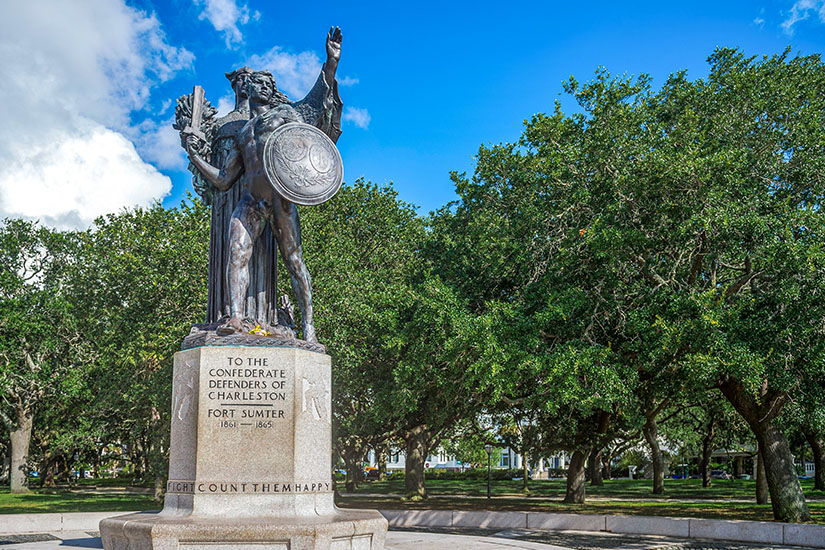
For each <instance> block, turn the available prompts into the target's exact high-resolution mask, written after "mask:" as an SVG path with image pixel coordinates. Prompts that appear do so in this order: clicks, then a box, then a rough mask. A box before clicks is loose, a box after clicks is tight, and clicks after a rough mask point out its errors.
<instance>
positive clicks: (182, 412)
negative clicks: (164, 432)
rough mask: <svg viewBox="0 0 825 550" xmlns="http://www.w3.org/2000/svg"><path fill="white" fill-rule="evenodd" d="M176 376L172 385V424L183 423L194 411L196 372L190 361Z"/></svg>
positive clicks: (186, 362)
mask: <svg viewBox="0 0 825 550" xmlns="http://www.w3.org/2000/svg"><path fill="white" fill-rule="evenodd" d="M184 365H185V366H184V367H183V368H181V369H180V371H179V372H178V373H177V375H176V376H175V380H174V382H173V384H172V422H177V421H183V420H184V419H186V417H187V416H189V413H190V412H191V411H192V403H193V401H194V396H195V372H194V370H195V369H194V367H193V366H192V365H191V364H190V363H189V361H184Z"/></svg>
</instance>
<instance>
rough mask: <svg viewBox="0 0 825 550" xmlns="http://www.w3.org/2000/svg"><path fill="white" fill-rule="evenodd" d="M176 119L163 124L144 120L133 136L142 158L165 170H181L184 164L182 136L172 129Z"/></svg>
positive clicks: (170, 119)
mask: <svg viewBox="0 0 825 550" xmlns="http://www.w3.org/2000/svg"><path fill="white" fill-rule="evenodd" d="M174 122H175V117H172V118H169V119H167V120H164V121H162V122H156V121H155V120H152V119H146V120H144V121H143V122H142V123H141V124H140V125H139V126H138V127H137V130H138V132H137V133H136V134H135V135H134V136H133V140H134V142H135V145H137V148H138V149H139V150H140V154H141V156H142V157H143V158H144V159H145V160H147V161H149V162H151V163H152V164H154V165H155V166H157V167H158V168H160V169H163V170H174V169H176V168H180V167H181V166H182V165H183V163H184V158H185V155H184V151H183V148H182V147H181V144H180V134H179V133H178V131H177V130H175V129H174V128H172V123H174Z"/></svg>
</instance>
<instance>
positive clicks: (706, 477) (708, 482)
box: [699, 432, 713, 487]
mask: <svg viewBox="0 0 825 550" xmlns="http://www.w3.org/2000/svg"><path fill="white" fill-rule="evenodd" d="M711 454H713V432H711V433H710V435H709V436H708V435H706V436H705V437H703V438H702V462H701V463H700V464H699V470H700V471H701V472H702V487H711V486H713V480H712V479H711V478H710V455H711Z"/></svg>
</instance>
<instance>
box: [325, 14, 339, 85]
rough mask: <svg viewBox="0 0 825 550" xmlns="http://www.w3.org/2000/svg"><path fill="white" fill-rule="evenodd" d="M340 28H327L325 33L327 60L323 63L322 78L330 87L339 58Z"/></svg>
mask: <svg viewBox="0 0 825 550" xmlns="http://www.w3.org/2000/svg"><path fill="white" fill-rule="evenodd" d="M341 38H342V36H341V29H339V28H338V27H335V28H334V29H333V28H332V27H330V28H329V32H328V33H327V62H326V63H324V79H325V80H326V81H327V84H328V85H329V86H330V87H332V83H333V82H334V81H335V71H336V70H338V60H339V59H341Z"/></svg>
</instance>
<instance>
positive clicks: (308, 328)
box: [272, 198, 318, 342]
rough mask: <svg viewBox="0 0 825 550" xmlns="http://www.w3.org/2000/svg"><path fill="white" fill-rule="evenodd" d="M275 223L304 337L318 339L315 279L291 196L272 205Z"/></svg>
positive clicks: (277, 200) (308, 339)
mask: <svg viewBox="0 0 825 550" xmlns="http://www.w3.org/2000/svg"><path fill="white" fill-rule="evenodd" d="M272 227H273V228H274V229H275V236H276V237H277V240H278V250H279V251H280V252H281V257H282V258H283V260H284V265H286V269H287V271H289V279H290V282H291V283H292V292H294V293H295V299H296V300H297V301H298V306H299V307H300V308H301V319H302V322H303V323H302V324H303V333H304V334H303V337H304V340H306V341H307V342H317V341H318V339H317V338H316V337H315V324H314V322H313V319H312V280H311V279H310V277H309V270H308V269H307V266H306V264H305V263H304V256H303V253H302V252H301V222H300V220H299V219H298V208H296V207H295V205H294V204H293V203H291V202H289V201H288V200H285V199H281V198H277V199H275V201H274V203H273V205H272Z"/></svg>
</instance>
